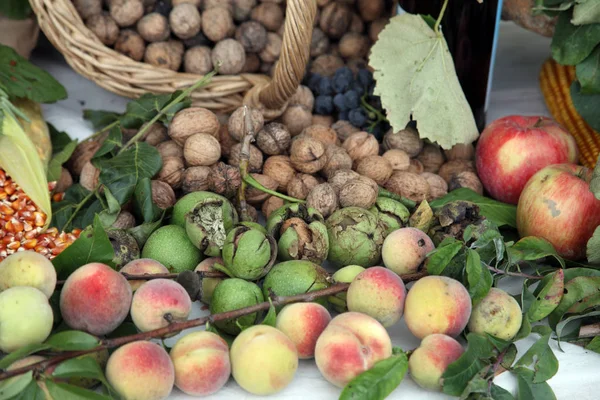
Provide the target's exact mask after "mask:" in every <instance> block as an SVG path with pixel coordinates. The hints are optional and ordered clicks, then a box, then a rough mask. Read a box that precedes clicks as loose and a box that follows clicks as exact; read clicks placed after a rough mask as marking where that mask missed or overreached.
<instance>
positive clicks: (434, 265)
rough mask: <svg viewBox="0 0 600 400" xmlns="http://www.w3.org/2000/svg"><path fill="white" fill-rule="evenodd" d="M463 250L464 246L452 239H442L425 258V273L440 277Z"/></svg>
mask: <svg viewBox="0 0 600 400" xmlns="http://www.w3.org/2000/svg"><path fill="white" fill-rule="evenodd" d="M463 248H464V244H463V243H462V242H459V241H458V240H456V239H454V238H448V239H444V241H443V242H442V243H440V245H439V246H438V248H437V249H435V250H434V251H433V252H432V253H430V254H429V256H428V257H427V260H426V261H425V265H426V268H427V272H428V273H430V274H431V275H440V274H441V273H442V272H444V269H446V267H447V266H448V264H450V262H451V261H452V259H453V258H454V257H455V256H456V255H457V254H458V253H459V252H460V251H461V250H462V249H463Z"/></svg>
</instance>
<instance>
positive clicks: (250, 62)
mask: <svg viewBox="0 0 600 400" xmlns="http://www.w3.org/2000/svg"><path fill="white" fill-rule="evenodd" d="M259 69H260V57H259V56H258V54H256V53H246V63H245V64H244V68H243V69H242V73H245V72H247V73H253V72H257V71H258V70H259Z"/></svg>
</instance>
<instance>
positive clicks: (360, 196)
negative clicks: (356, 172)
mask: <svg viewBox="0 0 600 400" xmlns="http://www.w3.org/2000/svg"><path fill="white" fill-rule="evenodd" d="M377 194H378V190H377V189H374V188H373V186H372V185H370V184H369V183H368V182H366V181H365V180H362V179H352V180H350V181H348V182H346V183H345V184H343V185H342V186H341V187H340V190H339V200H340V206H341V207H342V208H343V207H362V208H371V207H373V205H374V204H375V201H377Z"/></svg>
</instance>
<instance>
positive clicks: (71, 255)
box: [52, 215, 115, 278]
mask: <svg viewBox="0 0 600 400" xmlns="http://www.w3.org/2000/svg"><path fill="white" fill-rule="evenodd" d="M114 256H115V252H114V249H113V247H112V244H110V240H109V239H108V236H107V235H106V232H105V231H104V228H103V227H102V223H101V222H100V218H99V217H98V216H97V215H96V217H95V218H94V223H93V224H92V225H91V226H89V227H87V228H86V229H84V230H83V231H82V232H81V235H80V236H79V238H78V239H77V240H75V241H74V242H73V244H71V245H70V246H69V247H67V248H66V249H65V250H63V252H62V253H60V254H59V255H58V256H56V258H54V259H53V260H52V264H53V265H54V268H55V269H56V273H57V275H58V276H59V277H61V278H66V277H68V276H69V275H70V274H71V273H72V272H73V271H75V270H76V269H77V268H79V267H81V266H82V265H85V264H88V263H91V262H100V263H104V264H107V265H113V263H112V260H113V258H114Z"/></svg>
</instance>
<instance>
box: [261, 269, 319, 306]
mask: <svg viewBox="0 0 600 400" xmlns="http://www.w3.org/2000/svg"><path fill="white" fill-rule="evenodd" d="M329 285H330V279H329V274H328V273H327V271H325V270H324V269H323V268H321V267H320V266H319V265H317V264H315V263H312V262H310V261H299V260H293V261H285V262H282V263H279V264H277V265H276V266H274V267H273V269H272V270H271V272H269V273H268V274H267V276H266V277H265V280H264V282H263V295H264V297H265V298H268V297H270V295H271V294H274V295H276V296H294V295H297V294H302V293H308V292H314V291H315V290H321V289H326V288H328V287H329ZM315 301H316V302H317V303H320V304H323V305H325V304H326V303H327V300H326V299H325V298H321V299H317V300H315ZM279 308H281V307H279Z"/></svg>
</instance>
